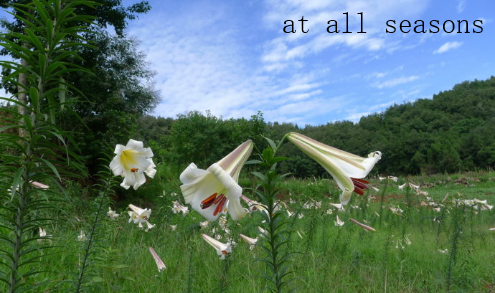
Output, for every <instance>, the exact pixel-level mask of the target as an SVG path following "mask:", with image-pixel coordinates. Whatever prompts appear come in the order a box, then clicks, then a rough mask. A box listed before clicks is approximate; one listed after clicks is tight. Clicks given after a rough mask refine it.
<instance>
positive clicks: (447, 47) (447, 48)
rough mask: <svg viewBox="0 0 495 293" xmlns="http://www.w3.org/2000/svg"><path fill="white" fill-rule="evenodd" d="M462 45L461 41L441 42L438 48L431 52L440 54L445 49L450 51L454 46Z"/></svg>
mask: <svg viewBox="0 0 495 293" xmlns="http://www.w3.org/2000/svg"><path fill="white" fill-rule="evenodd" d="M461 45H462V42H447V43H445V44H443V45H442V46H441V47H440V48H438V49H437V50H435V51H433V54H442V53H445V52H447V51H450V50H452V49H455V48H459V47H460V46H461Z"/></svg>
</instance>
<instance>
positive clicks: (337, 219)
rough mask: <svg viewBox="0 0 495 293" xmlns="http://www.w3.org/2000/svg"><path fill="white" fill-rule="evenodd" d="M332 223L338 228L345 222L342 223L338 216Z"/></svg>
mask: <svg viewBox="0 0 495 293" xmlns="http://www.w3.org/2000/svg"><path fill="white" fill-rule="evenodd" d="M334 223H335V226H340V227H342V226H344V224H345V222H343V221H342V220H341V219H340V218H339V216H337V217H336V218H335V221H334Z"/></svg>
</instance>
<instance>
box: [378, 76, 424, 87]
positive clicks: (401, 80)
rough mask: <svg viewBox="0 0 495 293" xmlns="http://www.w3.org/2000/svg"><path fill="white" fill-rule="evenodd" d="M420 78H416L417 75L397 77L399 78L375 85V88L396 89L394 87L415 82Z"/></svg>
mask: <svg viewBox="0 0 495 293" xmlns="http://www.w3.org/2000/svg"><path fill="white" fill-rule="evenodd" d="M418 78H419V76H416V75H412V76H403V77H397V78H392V79H389V80H386V81H383V82H380V83H375V84H374V85H373V86H374V87H376V88H378V89H383V88H389V87H394V86H396V85H399V84H403V83H408V82H411V81H414V80H416V79H418Z"/></svg>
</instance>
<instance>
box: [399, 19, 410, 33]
mask: <svg viewBox="0 0 495 293" xmlns="http://www.w3.org/2000/svg"><path fill="white" fill-rule="evenodd" d="M404 22H407V25H404ZM408 27H411V23H410V22H409V20H403V21H401V22H400V31H401V32H403V33H408V32H410V31H411V30H408V31H407V32H405V31H403V30H402V28H408Z"/></svg>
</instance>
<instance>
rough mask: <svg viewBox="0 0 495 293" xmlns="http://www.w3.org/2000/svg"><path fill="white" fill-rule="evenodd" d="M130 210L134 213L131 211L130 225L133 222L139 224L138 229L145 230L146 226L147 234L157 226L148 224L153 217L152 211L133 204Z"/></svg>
mask: <svg viewBox="0 0 495 293" xmlns="http://www.w3.org/2000/svg"><path fill="white" fill-rule="evenodd" d="M129 208H130V209H131V210H132V211H129V212H128V213H129V223H130V222H131V221H132V222H133V223H134V224H138V228H140V229H143V228H144V226H143V224H146V225H147V228H146V229H145V231H146V232H148V231H149V230H151V229H152V228H153V227H155V225H152V224H151V223H150V222H148V219H149V218H150V215H151V209H150V210H148V209H142V208H140V207H137V206H135V205H133V204H130V205H129Z"/></svg>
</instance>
